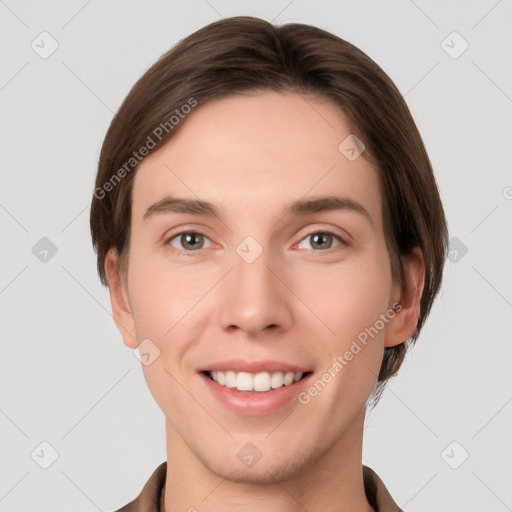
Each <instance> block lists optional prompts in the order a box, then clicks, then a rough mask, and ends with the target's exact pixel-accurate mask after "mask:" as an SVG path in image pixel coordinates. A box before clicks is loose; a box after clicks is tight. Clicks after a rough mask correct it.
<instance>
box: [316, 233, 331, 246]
mask: <svg viewBox="0 0 512 512" xmlns="http://www.w3.org/2000/svg"><path fill="white" fill-rule="evenodd" d="M331 236H332V235H329V234H327V233H316V234H314V235H313V240H314V242H313V244H314V245H318V244H319V243H318V239H320V240H322V239H324V242H325V238H326V237H327V240H330V237H331ZM321 243H322V242H321V241H320V244H321ZM320 249H325V245H324V246H323V247H322V246H320Z"/></svg>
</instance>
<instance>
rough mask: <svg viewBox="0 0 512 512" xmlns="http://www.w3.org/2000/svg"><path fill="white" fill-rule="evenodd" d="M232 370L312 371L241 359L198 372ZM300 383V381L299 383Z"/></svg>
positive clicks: (223, 362) (287, 364) (286, 364)
mask: <svg viewBox="0 0 512 512" xmlns="http://www.w3.org/2000/svg"><path fill="white" fill-rule="evenodd" d="M227 370H233V371H234V372H247V373H259V372H266V371H268V372H279V371H281V372H293V373H306V372H310V371H312V370H311V368H304V367H302V366H297V365H294V364H289V363H284V362H282V361H271V360H264V361H245V360H243V359H229V360H228V361H220V362H218V363H212V364H209V365H208V366H207V367H204V368H199V369H198V370H197V371H198V372H206V371H210V372H216V371H221V372H222V371H227ZM299 382H300V381H299Z"/></svg>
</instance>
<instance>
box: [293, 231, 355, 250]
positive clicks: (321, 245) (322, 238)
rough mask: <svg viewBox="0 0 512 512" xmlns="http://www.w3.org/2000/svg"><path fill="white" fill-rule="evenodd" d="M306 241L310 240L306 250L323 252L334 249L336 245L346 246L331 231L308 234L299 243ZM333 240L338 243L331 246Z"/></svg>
mask: <svg viewBox="0 0 512 512" xmlns="http://www.w3.org/2000/svg"><path fill="white" fill-rule="evenodd" d="M308 239H312V243H311V244H310V247H306V249H319V250H320V251H325V250H328V249H331V248H332V247H336V246H337V245H346V243H345V241H344V240H342V239H341V238H340V237H339V236H338V235H335V234H334V233H332V232H331V231H315V232H314V233H310V234H309V235H307V236H306V237H304V238H303V239H302V240H301V242H300V243H302V242H303V241H304V240H308ZM334 239H336V240H338V243H337V244H335V245H334V246H333V240H334ZM299 245H300V244H299ZM299 248H300V247H299Z"/></svg>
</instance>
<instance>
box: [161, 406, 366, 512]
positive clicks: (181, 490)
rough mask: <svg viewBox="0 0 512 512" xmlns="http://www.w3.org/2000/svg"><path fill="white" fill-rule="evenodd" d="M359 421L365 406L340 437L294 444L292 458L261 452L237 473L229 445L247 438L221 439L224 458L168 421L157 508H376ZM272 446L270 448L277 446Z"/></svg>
mask: <svg viewBox="0 0 512 512" xmlns="http://www.w3.org/2000/svg"><path fill="white" fill-rule="evenodd" d="M363 426H364V408H363V409H362V410H361V411H360V414H358V415H357V417H356V418H355V419H354V421H353V422H352V423H351V424H350V426H349V427H348V428H347V429H346V430H345V432H343V434H342V435H341V436H339V437H338V438H333V439H330V438H329V436H328V435H327V434H326V433H323V434H322V440H319V443H317V444H315V446H313V450H312V453H308V451H307V449H304V447H302V448H303V449H302V450H300V449H299V448H300V447H297V452H299V451H300V454H299V455H298V456H297V457H296V459H295V460H291V461H286V460H284V461H283V460H278V458H275V457H274V458H272V457H264V456H263V457H262V458H261V460H259V461H258V463H257V464H256V465H254V466H253V467H252V468H251V469H250V470H247V471H246V472H245V473H238V472H237V471H238V470H239V469H240V466H239V465H237V464H240V463H239V461H237V460H235V459H234V458H233V459H232V460H233V463H232V464H233V465H232V466H230V465H229V464H227V465H226V462H225V461H226V460H229V454H230V453H233V452H232V451H231V450H233V449H234V450H235V451H236V450H238V449H239V448H240V446H243V445H244V444H245V441H242V442H240V440H237V441H236V442H234V441H233V439H231V443H232V445H233V447H230V444H229V442H228V441H229V440H225V441H226V442H225V446H226V454H225V457H223V459H224V462H223V463H222V462H220V458H217V459H212V458H208V453H206V452H203V451H201V449H202V448H203V445H198V444H194V445H193V446H191V447H189V446H188V445H187V444H186V443H185V442H184V440H183V438H182V437H181V436H180V435H178V433H177V432H176V430H174V428H173V426H172V425H171V424H170V423H169V421H167V422H166V436H167V475H166V482H165V487H164V492H163V493H162V496H161V507H160V509H161V512H165V511H172V510H187V511H188V510H190V511H196V510H200V511H201V512H228V511H232V510H240V509H248V510H253V511H258V510H269V509H271V510H274V511H275V512H295V511H296V510H297V507H298V506H300V508H302V509H305V510H325V511H334V510H335V511H336V512H349V511H350V512H374V510H373V508H372V507H371V506H370V504H369V503H368V501H367V499H366V494H365V490H364V482H363V474H362V459H361V457H362V435H363ZM259 446H263V445H262V444H261V443H260V444H259ZM273 448H274V450H273V452H272V453H276V452H277V451H279V450H278V449H277V448H276V446H273ZM322 450H323V451H322ZM262 452H263V454H265V453H269V450H268V449H267V450H265V449H263V450H262ZM276 459H277V460H276Z"/></svg>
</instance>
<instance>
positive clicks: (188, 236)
mask: <svg viewBox="0 0 512 512" xmlns="http://www.w3.org/2000/svg"><path fill="white" fill-rule="evenodd" d="M197 236H198V235H197V233H186V234H185V235H183V237H184V238H185V240H186V242H185V243H184V244H183V246H184V247H187V245H188V246H192V249H194V248H196V246H197V244H194V243H190V240H191V239H192V241H194V240H195V241H196V242H197ZM200 245H202V244H200Z"/></svg>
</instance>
